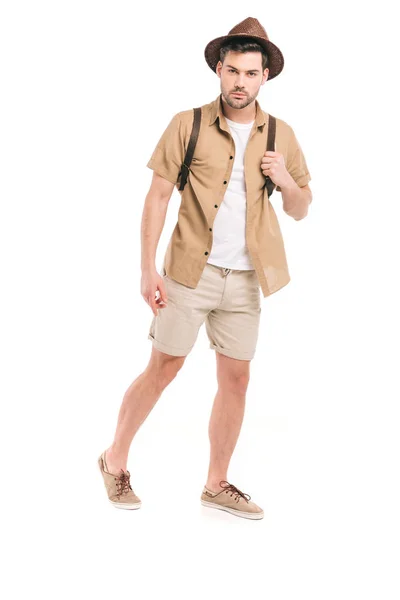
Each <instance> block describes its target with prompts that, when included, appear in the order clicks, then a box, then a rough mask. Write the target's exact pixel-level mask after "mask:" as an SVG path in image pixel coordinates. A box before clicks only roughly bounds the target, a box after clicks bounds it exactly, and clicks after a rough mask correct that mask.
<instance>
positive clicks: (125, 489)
mask: <svg viewBox="0 0 400 600" xmlns="http://www.w3.org/2000/svg"><path fill="white" fill-rule="evenodd" d="M97 462H98V465H99V469H100V473H101V474H102V476H103V481H104V485H105V488H106V490H107V495H108V500H109V502H111V504H112V505H113V506H115V507H116V508H126V509H130V510H133V509H136V508H140V507H141V506H142V503H141V501H140V498H138V496H136V494H135V492H134V491H133V490H132V487H131V484H130V473H129V471H124V470H123V469H120V473H119V474H114V473H110V472H109V470H108V468H107V463H106V459H105V451H104V452H103V453H102V454H101V455H100V456H99V458H98V460H97Z"/></svg>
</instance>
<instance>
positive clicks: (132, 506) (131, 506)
mask: <svg viewBox="0 0 400 600" xmlns="http://www.w3.org/2000/svg"><path fill="white" fill-rule="evenodd" d="M108 501H109V503H110V504H112V505H113V506H115V508H125V509H126V510H136V509H137V508H140V507H141V506H142V503H141V502H137V503H135V504H123V503H117V502H113V501H112V500H110V498H109V499H108Z"/></svg>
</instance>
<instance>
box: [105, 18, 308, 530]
mask: <svg viewBox="0 0 400 600" xmlns="http://www.w3.org/2000/svg"><path fill="white" fill-rule="evenodd" d="M205 58H206V61H207V63H208V65H209V66H210V68H211V69H212V70H213V71H215V73H216V74H217V75H218V77H219V78H220V82H221V93H220V94H219V96H218V97H217V98H216V100H214V101H213V102H210V103H209V104H206V105H204V106H202V107H201V109H202V110H201V122H200V130H199V137H198V139H197V143H196V146H195V149H194V154H193V158H192V162H191V164H190V167H189V170H188V171H187V173H188V177H187V181H186V185H185V187H184V189H183V190H180V193H181V196H182V200H181V206H180V209H179V216H178V222H177V224H176V226H175V229H174V231H173V233H172V236H171V239H170V242H169V244H168V247H167V250H166V254H165V258H164V264H163V267H162V274H161V275H159V274H158V273H157V270H156V267H155V256H156V249H157V244H158V240H159V237H160V235H161V232H162V228H163V225H164V221H165V215H166V211H167V207H168V202H169V199H170V197H171V194H172V192H173V189H174V187H175V185H176V186H177V187H178V189H180V183H181V182H182V172H183V169H182V164H183V163H184V159H185V153H186V149H187V146H188V143H189V139H190V134H191V130H192V125H193V118H194V117H193V110H192V109H190V110H186V111H182V112H180V113H177V114H176V115H175V116H174V117H173V118H172V120H171V122H170V123H169V125H168V127H167V128H166V130H165V131H164V133H163V134H162V136H161V138H160V140H159V142H158V144H157V146H156V148H155V150H154V152H153V154H152V156H151V158H150V160H149V162H148V164H147V166H148V167H149V168H151V169H153V171H154V173H153V180H152V183H151V187H150V190H149V193H148V195H147V197H146V202H145V207H144V211H143V220H142V280H141V293H142V296H143V298H144V299H145V301H146V302H147V303H148V304H149V306H150V307H151V309H152V311H153V313H154V316H153V320H152V323H151V326H150V330H149V336H148V337H149V339H150V340H151V341H152V354H151V358H150V361H149V364H148V366H147V368H146V369H145V371H144V372H143V373H142V374H141V375H139V377H138V378H137V379H136V380H135V381H134V382H133V383H132V384H131V386H130V387H129V388H128V390H127V392H126V393H125V396H124V399H123V403H122V406H121V409H120V413H119V419H118V425H117V430H116V433H115V438H114V442H113V443H112V445H111V446H110V447H109V448H108V449H107V450H106V451H105V452H103V453H102V455H101V456H100V457H99V459H98V462H99V466H100V470H101V473H102V475H103V478H104V483H105V485H106V488H107V493H108V497H109V500H110V501H111V502H112V504H113V505H114V506H116V507H121V508H139V507H140V505H141V503H140V500H139V498H138V497H137V496H136V495H135V493H134V492H133V489H132V487H131V484H130V473H129V471H127V470H126V466H127V458H128V452H129V447H130V444H131V441H132V439H133V436H134V435H135V433H136V432H137V430H138V429H139V427H140V426H141V424H142V423H143V421H144V420H145V419H146V417H147V415H148V414H149V412H150V411H151V409H152V408H153V406H154V405H155V403H156V402H157V400H158V398H159V397H160V395H161V394H162V392H163V390H164V389H165V387H166V386H167V385H168V384H169V383H170V382H171V381H172V380H173V379H174V378H175V376H176V375H177V373H178V371H179V370H180V368H181V367H182V365H183V363H184V361H185V358H186V356H187V355H188V354H189V352H190V351H191V349H192V348H193V345H194V343H195V341H196V339H197V335H198V332H199V329H200V327H201V325H202V324H203V323H204V322H205V323H206V331H207V335H208V337H209V339H210V347H211V348H212V349H214V350H215V351H216V361H217V378H218V391H217V394H216V397H215V400H214V405H213V409H212V413H211V418H210V425H209V438H210V448H211V453H210V464H209V471H208V477H207V481H206V484H205V486H204V488H203V491H202V494H201V497H200V500H201V503H202V504H203V505H204V506H207V507H211V508H218V509H222V510H227V511H228V512H231V513H232V514H234V515H236V516H242V517H246V518H251V519H260V518H262V517H263V516H264V513H263V510H262V508H260V506H258V505H257V504H255V503H254V502H252V501H251V500H250V496H249V495H248V494H245V493H243V492H242V491H241V490H240V489H239V488H237V487H236V486H235V485H233V484H231V483H229V482H228V481H227V471H228V466H229V462H230V459H231V456H232V454H233V450H234V448H235V445H236V442H237V439H238V436H239V432H240V428H241V425H242V421H243V416H244V407H245V398H246V390H247V386H248V382H249V375H250V361H251V360H252V358H253V357H254V354H255V349H256V343H257V338H258V328H259V322H260V313H261V303H260V288H261V291H262V294H263V296H264V297H267V296H269V295H270V294H272V293H274V292H276V291H277V290H279V289H281V288H282V287H283V286H284V285H286V284H287V283H288V282H289V281H290V276H289V272H288V267H287V262H286V256H285V250H284V244H283V239H282V235H281V231H280V227H279V224H278V220H277V218H276V215H275V211H274V209H273V207H272V205H271V203H270V201H269V196H268V191H267V188H266V185H265V184H266V177H267V176H268V177H269V178H270V180H271V181H272V184H273V185H275V186H276V189H277V190H278V191H280V192H281V193H282V198H283V208H284V210H285V212H286V213H287V214H288V215H290V216H292V217H293V218H294V219H296V220H300V219H302V218H304V217H305V216H306V215H307V211H308V205H309V203H310V202H311V191H310V188H309V187H308V185H307V184H308V182H309V181H310V179H311V177H310V173H309V171H308V168H307V165H306V161H305V158H304V155H303V152H302V150H301V148H300V145H299V143H298V141H297V139H296V137H295V135H294V132H293V129H292V128H291V127H290V126H289V125H288V124H287V123H286V122H285V121H283V120H281V119H278V118H277V119H276V120H275V123H276V135H275V146H272V147H274V148H275V150H266V147H267V137H268V131H269V129H268V127H269V124H270V115H268V113H265V112H264V111H262V110H261V108H260V105H259V103H258V102H257V100H256V97H257V96H258V93H259V91H260V88H261V86H262V85H264V84H265V82H266V81H267V80H270V79H272V78H273V77H276V76H277V75H278V74H279V73H280V72H281V71H282V69H283V56H282V54H281V52H280V50H279V49H278V48H277V47H276V46H275V45H274V44H273V43H272V42H270V41H269V39H268V36H267V34H266V31H265V29H264V28H263V27H262V26H261V24H260V23H259V22H258V21H257V19H254V18H252V17H249V18H247V19H245V20H244V21H243V22H241V23H239V24H238V25H237V26H236V27H234V28H233V29H232V30H231V31H230V32H229V34H228V35H227V36H223V37H220V38H217V39H215V40H212V41H211V42H210V43H209V44H208V45H207V46H206V49H205ZM272 119H273V117H272ZM157 292H159V297H156V293H157Z"/></svg>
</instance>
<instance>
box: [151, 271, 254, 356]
mask: <svg viewBox="0 0 400 600" xmlns="http://www.w3.org/2000/svg"><path fill="white" fill-rule="evenodd" d="M162 273H163V280H164V284H165V288H166V291H167V298H168V304H167V306H166V307H165V308H160V309H158V315H157V316H153V320H152V323H151V326H150V331H149V335H148V339H150V340H152V342H153V346H154V347H155V348H157V349H158V350H161V352H165V353H166V354H171V355H172V356H187V355H188V354H189V352H190V351H191V349H192V348H193V346H194V344H195V341H196V339H197V335H198V333H199V329H200V327H201V325H202V324H203V323H204V321H205V323H206V331H207V336H208V338H209V340H210V348H211V349H213V350H216V351H217V352H220V353H221V354H225V355H226V356H230V357H231V358H237V359H239V360H251V359H252V358H253V357H254V354H255V350H256V344H257V338H258V328H259V323H260V314H261V298H260V286H259V282H258V278H257V275H256V272H255V271H254V270H238V269H228V268H225V267H217V266H216V265H212V264H210V263H206V266H205V267H204V270H203V273H202V275H201V278H200V281H199V283H198V285H197V287H196V288H190V287H188V286H186V285H183V284H182V283H178V282H177V281H175V280H174V279H171V278H170V277H168V276H167V275H166V274H165V269H164V268H163V271H162Z"/></svg>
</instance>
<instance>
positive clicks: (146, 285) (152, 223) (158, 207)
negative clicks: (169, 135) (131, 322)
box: [141, 171, 175, 315]
mask: <svg viewBox="0 0 400 600" xmlns="http://www.w3.org/2000/svg"><path fill="white" fill-rule="evenodd" d="M174 186H175V184H173V183H171V182H170V181H168V180H167V179H164V177H161V175H158V173H156V172H155V171H154V173H153V179H152V182H151V185H150V189H149V191H148V194H147V196H146V199H145V203H144V207H143V215H142V223H141V252H142V254H141V256H142V258H141V268H142V279H141V294H142V296H143V298H144V299H145V301H146V302H147V303H148V304H149V306H150V307H151V309H152V311H153V313H154V315H157V309H158V308H165V304H162V303H166V302H167V294H166V290H165V286H164V281H163V279H162V277H161V276H160V275H159V274H158V273H157V270H156V264H155V259H156V251H157V246H158V242H159V240H160V236H161V232H162V230H163V227H164V223H165V217H166V214H167V209H168V203H169V200H170V198H171V195H172V192H173V190H174ZM157 290H159V292H160V297H159V298H157V299H156V297H155V296H156V292H157Z"/></svg>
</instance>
